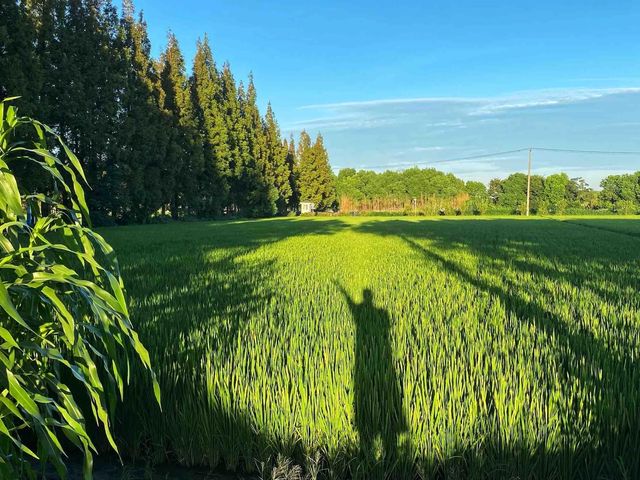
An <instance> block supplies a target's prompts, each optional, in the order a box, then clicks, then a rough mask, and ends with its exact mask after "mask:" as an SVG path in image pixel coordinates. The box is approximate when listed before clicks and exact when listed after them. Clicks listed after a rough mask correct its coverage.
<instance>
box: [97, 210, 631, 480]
mask: <svg viewBox="0 0 640 480" xmlns="http://www.w3.org/2000/svg"><path fill="white" fill-rule="evenodd" d="M102 233H103V234H104V235H105V237H106V238H107V240H109V241H110V242H111V243H112V244H113V246H114V247H115V249H116V251H117V252H118V256H119V260H120V264H121V268H122V273H123V276H124V280H125V285H126V287H127V293H128V296H129V300H130V304H131V313H132V317H133V320H134V323H135V325H136V327H137V329H138V331H139V332H140V336H141V338H142V340H143V341H144V342H145V344H146V346H147V347H148V348H149V351H150V354H151V358H152V363H153V367H154V369H155V371H156V373H157V375H158V380H159V382H160V385H161V388H162V394H163V402H162V403H163V412H162V413H160V411H159V410H158V408H157V406H155V405H154V400H153V393H152V391H151V389H149V388H148V385H146V384H144V383H143V382H136V381H135V379H136V378H137V376H136V375H135V373H136V372H134V382H133V383H134V384H133V386H132V388H131V389H129V390H128V391H127V394H126V395H125V402H124V405H122V406H120V407H119V411H118V415H119V425H118V430H119V432H120V437H121V439H122V440H121V444H122V450H123V452H124V453H125V454H126V455H129V456H134V457H141V456H145V455H150V456H151V457H152V458H153V459H154V461H157V462H178V463H181V464H184V465H200V466H206V467H210V468H212V469H214V468H215V469H220V470H235V471H237V472H241V473H243V472H245V473H247V472H248V473H251V472H254V473H256V472H257V473H258V474H260V473H261V471H262V473H264V469H265V468H266V467H265V466H268V465H271V464H275V463H277V462H278V456H280V462H282V461H283V459H287V460H288V461H290V462H291V464H292V465H299V466H300V467H301V469H302V470H303V472H304V473H305V474H307V475H308V478H638V477H640V453H639V452H640V293H639V289H640V221H639V220H636V219H633V218H623V219H620V218H616V219H613V218H593V217H592V218H578V217H571V218H568V217H567V218H554V219H550V218H535V219H534V218H532V219H524V218H514V217H510V218H420V219H419V218H410V217H398V218H375V217H373V218H372V217H367V218H365V217H362V218H359V217H317V218H287V219H271V220H259V221H229V222H210V223H182V224H167V225H149V226H132V227H120V228H112V229H105V230H103V232H102ZM140 378H142V376H140ZM269 478H272V477H269Z"/></svg>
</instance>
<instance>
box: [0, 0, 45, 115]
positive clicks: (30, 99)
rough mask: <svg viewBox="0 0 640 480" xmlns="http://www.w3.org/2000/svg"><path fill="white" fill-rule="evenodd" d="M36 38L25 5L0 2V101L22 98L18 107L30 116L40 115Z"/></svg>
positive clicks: (39, 80)
mask: <svg viewBox="0 0 640 480" xmlns="http://www.w3.org/2000/svg"><path fill="white" fill-rule="evenodd" d="M35 35H36V30H35V26H34V24H33V21H32V19H31V18H29V16H28V13H27V11H26V7H25V5H24V3H22V2H20V3H16V2H15V1H11V0H9V1H3V2H0V98H4V97H7V96H9V95H12V96H20V97H21V98H20V99H19V100H17V101H16V102H15V103H16V105H18V106H19V107H20V110H21V111H22V113H24V114H29V115H33V114H37V113H39V112H38V111H37V107H36V105H35V101H36V100H37V98H38V95H39V93H40V88H41V82H42V77H41V72H40V65H39V62H38V58H37V56H36V51H35Z"/></svg>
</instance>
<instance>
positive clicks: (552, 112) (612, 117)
mask: <svg viewBox="0 0 640 480" xmlns="http://www.w3.org/2000/svg"><path fill="white" fill-rule="evenodd" d="M638 112H640V87H635V86H631V87H625V88H600V89H596V88H575V89H547V90H537V91H525V92H516V93H512V94H508V95H497V96H493V97H468V98H467V97H441V98H440V97H424V98H396V99H394V98H391V99H380V100H369V101H353V102H338V103H327V104H319V105H306V106H304V107H301V108H300V109H299V110H298V113H299V114H300V117H301V118H300V117H299V118H298V119H297V121H296V122H294V123H290V124H289V125H288V127H285V128H283V130H284V131H287V132H288V131H291V132H294V133H295V132H296V131H299V130H302V129H303V128H304V129H307V130H309V131H310V132H311V133H313V132H314V131H322V132H323V133H324V134H325V136H324V137H325V142H326V144H327V147H328V149H329V152H330V155H331V160H332V164H333V165H340V166H343V167H354V168H371V169H375V170H384V169H402V168H407V167H410V166H412V165H418V166H422V167H425V166H426V167H435V168H438V169H440V170H444V171H447V172H452V173H454V174H456V175H459V176H460V177H461V178H464V179H467V180H468V179H478V180H482V181H488V180H489V179H490V178H493V177H496V176H506V175H508V174H509V173H512V172H515V171H525V170H526V165H527V163H526V162H527V154H526V152H524V153H522V154H518V155H514V156H497V157H492V158H483V159H480V160H478V159H471V160H469V161H456V160H455V159H456V158H461V157H467V156H476V155H484V154H487V153H491V152H504V151H511V150H517V149H521V148H524V147H528V146H530V145H535V146H538V147H544V146H553V147H558V148H577V149H582V150H634V151H635V150H640V137H639V136H638V135H637V126H638V124H639V123H640V114H639V113H638ZM307 115H308V116H309V117H310V118H305V116H307ZM450 159H454V160H450ZM639 162H640V158H635V157H630V156H625V157H621V156H617V157H616V156H614V157H604V156H602V155H570V154H564V153H553V152H545V153H536V154H535V155H534V170H536V169H538V170H536V171H538V172H539V173H542V174H545V175H547V174H549V173H554V172H558V171H561V170H563V169H565V170H566V171H567V172H568V173H569V172H575V173H570V175H575V176H578V175H580V174H581V171H583V172H584V174H583V175H582V176H584V177H585V178H587V179H588V181H590V182H592V184H593V185H596V186H597V185H598V184H599V182H600V179H601V178H602V177H604V176H606V175H607V173H606V172H616V171H628V170H633V169H637V165H638V164H639ZM563 165H565V166H566V168H565V167H563Z"/></svg>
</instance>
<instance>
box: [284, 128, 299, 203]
mask: <svg viewBox="0 0 640 480" xmlns="http://www.w3.org/2000/svg"><path fill="white" fill-rule="evenodd" d="M284 149H285V150H286V152H287V156H286V160H285V161H286V164H287V170H288V171H289V188H290V189H291V196H290V197H289V204H288V206H287V208H288V210H289V212H295V211H296V210H298V206H299V205H300V190H299V189H298V180H297V177H296V172H297V168H298V167H297V163H296V143H295V141H294V140H293V135H292V136H291V138H290V139H289V142H288V143H287V141H286V140H285V141H284Z"/></svg>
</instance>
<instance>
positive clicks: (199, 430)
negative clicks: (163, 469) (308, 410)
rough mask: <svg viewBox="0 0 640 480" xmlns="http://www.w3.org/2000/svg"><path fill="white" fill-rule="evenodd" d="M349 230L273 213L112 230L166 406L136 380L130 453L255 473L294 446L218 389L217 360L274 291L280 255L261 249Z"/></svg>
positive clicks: (123, 422)
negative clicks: (260, 463)
mask: <svg viewBox="0 0 640 480" xmlns="http://www.w3.org/2000/svg"><path fill="white" fill-rule="evenodd" d="M342 228H345V224H344V223H343V222H341V221H337V220H324V219H323V220H318V221H316V220H314V221H296V220H289V219H288V220H277V219H276V220H269V221H253V222H243V221H239V222H216V223H210V224H203V223H194V224H181V225H180V228H171V225H160V226H146V227H143V228H140V227H125V228H119V229H114V230H112V231H107V232H106V235H107V237H108V238H109V240H110V241H111V242H112V244H113V245H114V247H115V248H116V250H118V251H119V252H121V253H120V263H121V265H123V277H124V281H125V285H126V288H127V290H128V292H129V298H130V299H131V301H132V305H131V315H132V320H133V322H134V324H135V326H136V328H137V330H138V331H139V333H140V337H141V340H142V341H143V343H144V344H145V345H146V346H147V348H148V350H149V352H150V356H151V361H152V365H153V366H154V367H155V370H156V372H157V373H158V380H159V383H160V387H161V390H162V396H163V411H162V412H160V411H159V410H158V409H157V407H156V406H155V405H154V402H153V397H152V391H151V389H150V388H149V385H148V384H147V383H146V382H145V381H144V380H143V379H142V377H140V378H137V377H134V382H133V385H132V387H131V389H130V391H127V392H126V398H125V405H123V406H122V407H121V408H120V410H119V415H118V419H119V421H118V433H119V436H120V438H121V441H123V442H124V444H125V445H126V447H125V448H124V449H123V451H124V452H125V454H126V453H129V454H131V455H133V456H137V457H143V456H147V457H151V458H153V460H154V461H155V462H163V461H168V462H171V461H178V462H179V463H182V464H185V465H209V466H210V467H212V468H213V467H215V466H216V465H223V466H224V468H225V469H231V470H237V469H241V470H243V469H244V470H250V469H252V468H253V467H254V466H255V465H254V461H255V459H264V458H265V455H266V456H268V455H269V452H273V451H274V450H276V451H278V450H282V451H287V450H290V451H292V450H294V449H295V448H297V447H295V446H292V445H290V443H291V442H289V443H287V442H288V441H287V440H286V439H273V438H270V437H269V436H268V435H266V434H265V433H263V432H261V431H260V429H259V426H258V425H256V424H255V423H254V422H253V420H252V419H251V418H250V417H249V416H248V414H247V412H244V411H242V410H241V408H240V407H239V406H238V405H236V404H235V403H234V402H233V400H231V401H230V403H224V402H223V400H221V399H220V398H219V396H218V395H216V392H215V391H214V390H215V388H216V387H215V382H214V381H213V380H214V379H215V372H216V364H215V361H226V360H223V359H231V358H233V356H234V352H235V351H236V350H237V349H241V348H242V346H243V344H244V341H243V339H244V338H245V335H247V334H249V332H247V330H246V327H247V325H248V323H249V322H250V321H251V319H252V318H255V317H257V316H259V315H260V314H261V312H263V311H264V308H265V305H268V304H269V302H270V301H271V299H272V297H273V296H274V295H276V294H277V292H276V291H275V290H274V288H275V285H277V276H278V269H277V265H275V260H274V258H272V257H270V256H268V255H254V253H255V252H256V251H257V250H258V249H260V248H261V247H264V246H266V245H269V244H272V243H275V242H279V241H283V240H286V239H288V238H292V237H295V236H300V235H309V234H311V235H320V236H321V235H331V234H334V233H337V232H338V231H340V230H341V229H342ZM125 242H126V247H125V246H124V243H125ZM119 247H121V248H119ZM150 252H154V254H151V253H150ZM274 279H275V281H274ZM279 320H280V319H276V322H277V321H279ZM253 333H255V332H253ZM216 359H217V360H216ZM278 445H279V447H276V446H278Z"/></svg>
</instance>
